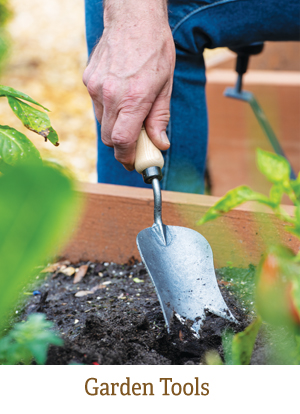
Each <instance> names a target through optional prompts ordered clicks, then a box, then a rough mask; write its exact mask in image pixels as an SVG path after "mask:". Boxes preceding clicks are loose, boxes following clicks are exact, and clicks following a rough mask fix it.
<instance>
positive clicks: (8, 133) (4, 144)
mask: <svg viewBox="0 0 300 414" xmlns="http://www.w3.org/2000/svg"><path fill="white" fill-rule="evenodd" d="M37 162H40V163H41V157H40V153H39V152H38V150H37V149H36V147H35V146H34V145H33V144H32V142H31V141H30V140H29V139H28V138H27V137H26V135H24V134H22V133H21V132H19V131H17V130H16V129H14V128H11V127H9V126H7V125H0V172H2V173H5V172H7V171H9V169H10V167H15V166H17V165H21V164H24V163H37Z"/></svg>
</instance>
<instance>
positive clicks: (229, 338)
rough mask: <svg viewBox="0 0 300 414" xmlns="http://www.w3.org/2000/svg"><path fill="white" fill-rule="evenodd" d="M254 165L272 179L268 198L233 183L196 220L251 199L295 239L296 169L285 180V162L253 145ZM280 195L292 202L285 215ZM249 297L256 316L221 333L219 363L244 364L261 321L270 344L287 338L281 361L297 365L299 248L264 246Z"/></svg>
mask: <svg viewBox="0 0 300 414" xmlns="http://www.w3.org/2000/svg"><path fill="white" fill-rule="evenodd" d="M257 165H258V168H259V170H260V171H261V172H262V173H263V174H264V175H265V176H266V178H267V179H268V180H269V181H270V182H271V183H272V187H271V190H270V193H269V196H265V195H263V194H260V193H257V192H255V191H253V190H252V189H251V188H249V187H247V186H240V187H237V188H235V189H233V190H230V191H229V192H228V193H227V194H225V196H224V197H222V198H221V199H220V200H219V201H218V202H217V203H216V204H215V205H214V206H213V207H211V208H210V209H209V210H208V211H207V212H206V213H205V215H204V216H203V217H202V218H201V220H200V221H199V222H198V224H204V223H206V222H207V221H209V220H213V219H215V218H217V217H219V216H220V215H222V214H224V213H226V212H228V211H230V210H232V209H233V208H235V207H237V206H238V205H240V204H242V203H244V202H245V201H250V200H251V201H257V202H259V203H262V204H264V205H267V206H268V207H270V208H271V209H272V210H273V212H274V213H275V215H276V216H277V217H278V218H279V219H280V220H283V221H284V222H286V223H287V224H288V226H286V230H287V231H289V232H290V233H292V234H293V235H295V236H296V237H298V238H300V173H299V175H298V177H297V179H295V180H292V179H290V173H291V168H290V165H289V163H288V161H287V160H286V159H285V158H284V157H281V156H279V155H275V154H271V153H269V152H266V151H263V150H261V149H257ZM284 194H287V195H288V197H289V198H290V200H291V201H292V202H293V204H294V206H295V210H294V215H293V216H290V215H289V214H288V213H287V212H286V211H285V210H284V209H283V207H282V206H281V205H280V203H281V200H282V197H283V195H284ZM236 289H237V290H239V288H238V287H236ZM248 293H249V292H248ZM250 293H251V292H250ZM253 297H254V303H255V308H256V312H257V314H258V318H257V319H256V320H255V321H254V322H253V323H252V324H251V325H249V326H248V327H247V328H246V330H245V331H244V332H240V333H238V334H236V335H234V334H233V333H230V332H226V333H224V337H223V348H224V358H225V363H227V364H249V363H250V359H251V354H252V350H253V346H254V342H255V338H256V336H257V334H258V331H259V328H260V326H261V324H262V322H264V323H267V324H269V325H270V326H271V327H272V334H271V336H272V337H273V339H274V340H273V342H274V343H275V342H276V341H278V338H279V337H280V336H283V333H284V336H286V337H287V338H288V339H287V341H286V349H285V353H286V361H288V363H292V364H298V363H299V361H300V252H298V254H297V255H295V254H294V253H293V252H292V251H291V250H290V249H288V248H286V247H285V246H280V245H270V246H269V247H268V250H267V252H266V253H265V255H264V256H263V258H262V260H261V262H260V264H259V266H258V267H257V269H256V271H255V284H254V288H253ZM279 331H280V332H281V333H280V334H279V333H278V332H279ZM271 342H272V341H271ZM279 342H280V341H279ZM274 348H276V346H275V347H274ZM276 352H277V356H278V355H280V353H282V352H284V350H283V349H282V347H281V348H280V346H277V351H276Z"/></svg>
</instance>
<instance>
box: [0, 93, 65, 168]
mask: <svg viewBox="0 0 300 414" xmlns="http://www.w3.org/2000/svg"><path fill="white" fill-rule="evenodd" d="M0 97H6V98H7V100H8V103H9V106H10V107H11V109H12V110H13V112H14V114H15V115H16V116H17V117H18V118H19V119H20V120H21V121H22V123H23V125H24V126H25V127H26V128H28V129H29V130H30V131H33V132H36V133H37V134H39V135H41V136H42V137H43V138H44V139H45V141H47V140H49V141H50V142H51V143H52V144H53V145H55V146H58V145H59V144H58V136H57V133H56V131H55V130H54V129H53V127H52V126H51V122H50V119H49V116H48V115H47V113H46V112H42V111H40V110H39V109H36V108H34V107H33V106H31V105H29V104H27V103H26V102H23V101H27V102H30V103H32V104H35V105H37V106H39V107H41V108H43V109H44V110H45V111H49V110H48V109H47V108H45V107H44V106H42V105H41V104H39V103H38V102H36V101H35V100H34V99H32V98H30V96H28V95H26V94H24V93H22V92H19V91H17V90H15V89H13V88H11V87H9V86H4V85H0ZM24 163H30V164H33V163H35V164H37V163H41V156H40V153H39V151H38V150H37V148H36V147H35V146H34V145H33V143H32V142H31V141H30V140H29V139H28V138H27V137H26V135H24V134H22V133H21V132H19V131H17V130H16V129H14V128H12V127H10V126H7V125H0V172H1V173H6V172H7V171H9V170H10V169H11V168H12V167H15V166H17V165H21V164H24Z"/></svg>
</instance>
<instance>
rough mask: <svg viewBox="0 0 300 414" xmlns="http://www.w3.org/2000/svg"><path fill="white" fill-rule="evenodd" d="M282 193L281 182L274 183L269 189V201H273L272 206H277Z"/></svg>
mask: <svg viewBox="0 0 300 414" xmlns="http://www.w3.org/2000/svg"><path fill="white" fill-rule="evenodd" d="M283 194H284V188H283V186H282V185H281V184H274V185H272V187H271V189H270V201H271V202H272V203H274V207H276V206H279V204H280V203H281V200H282V196H283Z"/></svg>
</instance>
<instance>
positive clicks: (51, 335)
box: [0, 313, 63, 365]
mask: <svg viewBox="0 0 300 414" xmlns="http://www.w3.org/2000/svg"><path fill="white" fill-rule="evenodd" d="M52 328H53V323H52V322H49V321H46V317H45V315H44V314H42V313H35V314H32V315H30V316H29V317H28V320H27V322H19V323H16V324H15V325H14V327H13V328H12V329H11V331H10V332H9V333H8V335H6V336H5V337H4V338H2V339H0V364H2V365H14V364H19V363H22V364H30V363H31V362H32V360H33V359H34V360H35V361H36V362H37V364H44V363H45V362H46V359H47V350H48V347H49V345H50V344H52V345H58V346H59V345H62V344H63V341H62V339H61V338H59V337H58V336H57V334H56V333H55V332H53V331H52Z"/></svg>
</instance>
